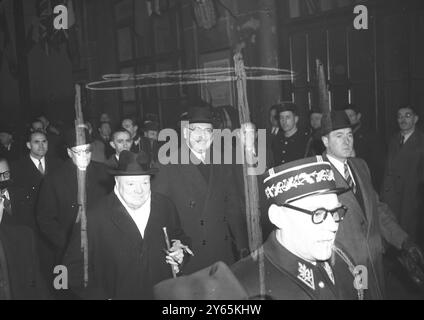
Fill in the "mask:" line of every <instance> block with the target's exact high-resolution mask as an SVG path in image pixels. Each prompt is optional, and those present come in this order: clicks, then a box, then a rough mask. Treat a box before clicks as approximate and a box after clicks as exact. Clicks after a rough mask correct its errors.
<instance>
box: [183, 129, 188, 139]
mask: <svg viewBox="0 0 424 320" xmlns="http://www.w3.org/2000/svg"><path fill="white" fill-rule="evenodd" d="M183 136H184V139H186V140H188V127H183Z"/></svg>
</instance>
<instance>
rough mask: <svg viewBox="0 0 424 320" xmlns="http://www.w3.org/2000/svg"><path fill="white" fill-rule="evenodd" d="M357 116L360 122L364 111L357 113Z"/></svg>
mask: <svg viewBox="0 0 424 320" xmlns="http://www.w3.org/2000/svg"><path fill="white" fill-rule="evenodd" d="M356 118H357V120H358V122H359V121H361V118H362V113H360V112H359V113H358V114H357V115H356Z"/></svg>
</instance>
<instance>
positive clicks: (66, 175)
mask: <svg viewBox="0 0 424 320" xmlns="http://www.w3.org/2000/svg"><path fill="white" fill-rule="evenodd" d="M112 188H113V180H112V177H111V176H110V175H109V174H108V172H107V169H106V167H105V165H103V164H100V163H95V162H91V163H90V165H89V166H88V168H87V178H86V190H87V210H90V209H91V208H93V207H94V206H95V205H97V203H98V202H99V201H100V199H101V198H103V197H104V196H106V195H107V194H108V193H109V192H110V191H111V190H112ZM77 198H78V180H77V167H76V166H75V165H74V164H73V162H72V160H71V159H69V160H68V161H66V162H65V163H64V164H63V166H62V167H60V169H58V170H57V171H56V172H54V173H53V174H52V175H49V176H47V177H46V178H45V180H44V181H43V183H42V185H41V190H40V195H39V201H38V204H37V221H38V224H39V227H40V230H41V232H42V233H43V235H44V236H45V237H46V238H47V239H48V240H49V241H50V242H51V244H52V245H54V247H55V251H56V256H57V259H59V260H60V259H61V256H62V254H63V252H64V250H65V249H66V246H67V244H68V241H69V238H70V235H71V232H72V229H73V227H74V225H75V222H76V220H77V215H78V199H77Z"/></svg>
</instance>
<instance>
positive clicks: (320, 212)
mask: <svg viewBox="0 0 424 320" xmlns="http://www.w3.org/2000/svg"><path fill="white" fill-rule="evenodd" d="M283 207H286V208H289V209H292V210H296V211H300V212H303V213H306V214H309V215H310V216H312V222H313V223H314V224H320V223H323V222H324V221H325V220H326V219H327V216H328V214H329V213H330V214H331V215H332V217H333V219H334V221H335V222H340V221H342V220H343V219H344V217H345V215H346V212H347V208H346V207H345V206H343V205H342V206H340V207H337V208H334V209H331V210H328V209H325V208H318V209H316V210H314V211H310V210H306V209H303V208H299V207H296V206H292V205H290V204H287V203H286V204H284V205H283Z"/></svg>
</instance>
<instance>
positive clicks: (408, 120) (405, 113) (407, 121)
mask: <svg viewBox="0 0 424 320" xmlns="http://www.w3.org/2000/svg"><path fill="white" fill-rule="evenodd" d="M397 119H398V124H399V128H400V130H401V131H405V132H408V131H412V130H414V128H415V125H416V124H417V122H418V116H417V115H416V114H415V113H414V111H412V110H411V109H409V108H402V109H399V111H398V115H397Z"/></svg>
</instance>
